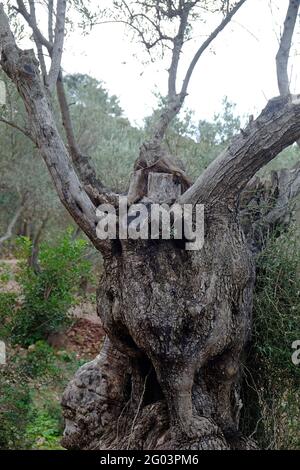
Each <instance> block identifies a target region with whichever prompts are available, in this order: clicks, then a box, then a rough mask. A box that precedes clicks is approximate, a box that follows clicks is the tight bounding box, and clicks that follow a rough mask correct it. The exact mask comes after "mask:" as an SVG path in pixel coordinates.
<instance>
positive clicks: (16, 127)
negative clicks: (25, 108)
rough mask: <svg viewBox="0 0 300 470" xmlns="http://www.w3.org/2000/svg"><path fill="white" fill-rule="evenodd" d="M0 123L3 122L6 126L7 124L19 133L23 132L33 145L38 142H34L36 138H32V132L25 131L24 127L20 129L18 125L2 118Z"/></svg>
mask: <svg viewBox="0 0 300 470" xmlns="http://www.w3.org/2000/svg"><path fill="white" fill-rule="evenodd" d="M0 122H3V123H4V124H6V125H7V126H10V127H12V128H14V129H17V130H18V131H19V132H21V133H22V134H24V135H25V137H28V138H29V139H30V140H31V141H32V142H33V143H34V145H36V141H35V140H34V138H33V137H32V135H31V132H30V131H28V130H26V129H24V128H23V127H20V126H19V125H18V124H16V123H15V122H12V121H8V120H7V119H5V118H3V117H1V116H0Z"/></svg>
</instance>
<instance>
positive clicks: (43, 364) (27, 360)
mask: <svg viewBox="0 0 300 470" xmlns="http://www.w3.org/2000/svg"><path fill="white" fill-rule="evenodd" d="M21 367H22V370H23V372H24V374H25V375H26V376H27V377H30V378H37V377H43V378H47V377H49V376H50V377H51V376H55V375H57V374H58V372H59V369H58V367H57V360H56V356H55V353H54V351H53V349H52V347H51V346H49V344H48V343H46V342H45V341H38V342H37V343H35V344H34V345H32V346H30V348H29V350H28V352H27V354H26V356H25V357H24V358H22V359H21Z"/></svg>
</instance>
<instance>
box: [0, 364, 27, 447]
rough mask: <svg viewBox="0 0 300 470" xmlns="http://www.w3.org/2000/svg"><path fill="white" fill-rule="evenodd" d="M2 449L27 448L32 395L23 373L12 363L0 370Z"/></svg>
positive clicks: (0, 435)
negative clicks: (27, 430) (25, 437)
mask: <svg viewBox="0 0 300 470" xmlns="http://www.w3.org/2000/svg"><path fill="white" fill-rule="evenodd" d="M0 391H1V393H0V449H12V450H17V449H26V448H28V447H30V442H29V441H27V440H26V439H24V436H25V433H26V428H27V425H28V423H29V420H30V418H29V413H30V405H31V396H30V389H29V386H28V384H27V382H26V380H24V376H23V374H22V373H21V372H20V370H19V369H18V368H16V367H13V366H12V365H10V366H9V367H8V366H6V367H5V368H4V367H1V370H0Z"/></svg>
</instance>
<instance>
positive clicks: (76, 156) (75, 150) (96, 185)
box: [18, 0, 116, 205]
mask: <svg viewBox="0 0 300 470" xmlns="http://www.w3.org/2000/svg"><path fill="white" fill-rule="evenodd" d="M34 2H35V0H30V4H32V5H31V9H30V13H28V11H27V10H26V7H25V5H24V3H23V0H18V6H19V9H18V11H19V13H20V14H21V15H22V16H23V18H24V19H25V21H26V22H27V24H28V26H29V27H30V28H31V29H32V31H33V35H34V41H35V44H36V47H37V50H38V51H39V50H40V48H41V47H42V46H44V47H45V48H46V49H47V51H48V54H49V56H50V58H51V61H52V62H51V63H52V65H51V69H52V72H51V69H50V72H49V75H47V72H46V71H43V66H42V71H43V76H44V82H45V85H48V87H49V85H51V86H53V84H54V85H56V91H57V97H58V101H59V105H60V112H61V116H62V121H63V126H64V129H65V132H66V137H67V141H68V145H69V152H70V155H71V158H72V161H73V163H74V166H75V168H76V171H77V172H78V174H79V175H80V178H81V179H82V181H83V183H84V184H85V190H86V191H87V192H88V194H89V196H90V198H91V199H92V201H93V203H94V204H95V205H99V204H100V203H101V202H102V201H103V197H104V198H105V200H106V201H107V200H108V198H109V199H110V201H111V202H112V203H114V204H115V203H116V195H115V194H113V193H111V192H109V190H107V189H106V188H105V187H104V185H103V184H102V183H101V181H100V180H99V179H98V178H97V175H96V172H95V169H94V167H93V166H92V164H91V162H90V159H89V158H88V157H87V156H85V155H83V154H82V153H81V151H80V149H79V146H78V144H77V141H76V138H75V133H74V130H73V125H72V119H71V115H70V111H69V105H68V102H67V98H66V93H65V89H64V85H63V75H62V72H61V67H60V65H61V58H62V47H63V35H64V23H65V3H66V1H65V0H60V1H59V2H58V4H57V15H59V20H58V19H57V22H56V28H55V38H54V44H53V42H52V40H53V19H52V17H53V2H52V1H50V2H49V4H48V30H49V31H48V34H49V41H48V40H47V39H46V38H45V37H44V36H43V34H42V33H41V31H40V29H39V28H38V25H37V20H36V15H35V7H34ZM57 15H56V16H57ZM51 32H52V34H51ZM58 65H59V69H57V68H58ZM57 71H58V75H57V77H56V73H57ZM50 75H52V78H51V77H50ZM49 77H50V81H51V83H49ZM54 77H56V81H55V83H54Z"/></svg>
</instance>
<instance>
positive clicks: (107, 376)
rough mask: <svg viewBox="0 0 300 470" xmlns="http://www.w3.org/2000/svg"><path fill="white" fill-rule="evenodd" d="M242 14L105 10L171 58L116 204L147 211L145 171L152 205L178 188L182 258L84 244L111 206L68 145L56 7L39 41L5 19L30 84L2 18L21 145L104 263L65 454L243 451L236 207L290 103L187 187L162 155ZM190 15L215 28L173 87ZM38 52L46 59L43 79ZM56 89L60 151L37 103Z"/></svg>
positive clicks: (250, 273) (148, 244)
mask: <svg viewBox="0 0 300 470" xmlns="http://www.w3.org/2000/svg"><path fill="white" fill-rule="evenodd" d="M245 2H246V0H242V1H239V2H228V1H226V2H224V1H220V2H218V4H217V5H216V2H213V3H210V2H206V1H185V0H178V1H176V2H174V1H170V2H162V1H160V0H155V1H150V2H142V1H141V2H140V1H134V2H125V1H120V2H119V1H116V2H114V10H113V11H112V13H111V14H112V15H114V11H116V12H117V15H118V17H120V18H121V20H120V21H123V22H125V23H126V24H129V25H130V27H132V28H133V29H134V31H136V33H137V35H138V37H139V38H140V39H141V41H142V42H143V44H144V45H145V46H146V47H147V49H148V50H149V49H150V50H151V49H153V48H154V47H156V46H158V45H160V46H162V47H164V45H165V44H167V46H169V47H170V48H171V53H170V55H171V60H170V67H169V74H168V75H169V77H168V94H167V97H166V99H165V105H164V106H163V107H162V111H161V113H160V115H159V118H158V120H157V121H155V122H154V125H153V128H152V130H151V132H150V135H149V138H148V139H147V141H145V142H144V143H143V145H142V146H141V149H140V154H139V156H138V158H137V161H136V163H135V169H134V174H133V177H132V180H131V185H130V189H129V200H130V201H131V202H134V201H136V200H143V197H144V196H147V197H148V198H149V199H150V200H151V196H153V191H154V189H157V188H153V187H152V186H151V184H150V183H151V178H149V174H150V173H152V174H153V173H156V175H154V176H155V178H154V180H156V181H160V184H159V186H158V187H159V189H160V194H161V195H163V193H164V187H163V184H164V183H163V182H164V181H166V180H169V182H171V183H173V184H174V186H176V185H177V188H178V185H179V184H180V186H181V189H182V192H183V194H182V195H181V196H180V198H179V199H178V202H179V203H181V204H183V203H190V204H192V205H193V206H195V205H196V204H198V203H201V204H204V205H205V210H206V214H205V215H206V217H205V218H206V221H205V222H206V233H205V245H204V248H203V249H202V250H201V251H199V252H188V251H185V250H184V249H183V247H182V245H181V244H178V243H176V241H175V240H169V241H137V242H132V241H124V240H113V241H111V240H99V239H98V238H97V235H96V225H97V217H96V210H95V209H96V206H97V205H98V204H100V203H102V202H110V203H113V204H117V201H118V198H117V194H115V193H114V192H112V191H109V190H107V189H106V188H105V186H104V184H103V183H102V182H101V181H100V180H99V178H98V177H97V175H96V172H95V170H94V168H93V167H92V165H91V163H90V160H89V158H88V157H87V156H86V155H85V154H84V152H83V151H82V150H81V149H80V147H79V145H78V141H77V140H76V138H75V132H74V126H73V124H72V120H71V114H70V109H69V106H68V101H67V96H66V92H65V85H64V80H63V77H62V73H61V68H60V62H61V56H62V49H63V42H64V19H65V14H66V6H67V2H66V1H65V0H58V1H57V3H56V14H55V15H54V11H53V4H52V2H49V5H48V7H49V8H48V17H49V21H48V33H47V34H46V35H45V34H43V33H42V31H41V29H39V27H38V25H37V20H36V18H37V17H36V12H35V6H36V5H35V2H34V1H33V0H31V1H29V2H28V4H25V3H24V2H23V1H21V0H17V11H18V13H20V14H21V15H22V16H23V18H24V19H25V20H26V22H27V24H28V25H29V26H30V27H31V29H32V32H33V38H34V41H35V44H36V49H37V52H38V56H39V62H40V66H41V71H42V77H41V76H40V73H39V69H38V62H37V60H36V58H35V55H34V53H33V51H22V50H21V49H19V48H18V47H17V45H16V42H15V39H14V36H13V34H12V33H11V30H10V27H9V22H8V19H7V16H6V15H5V13H4V10H3V7H1V11H0V37H1V50H2V55H1V65H2V68H3V70H4V72H5V73H6V74H7V76H8V77H9V78H10V79H11V80H12V82H14V83H15V85H16V87H17V89H18V92H19V94H20V96H21V98H22V100H23V102H24V104H25V108H26V111H27V113H28V119H29V122H30V125H31V129H30V135H31V138H32V139H33V140H34V142H35V143H36V145H37V147H38V149H39V151H40V153H41V155H42V157H43V158H44V161H45V162H46V164H47V167H48V169H49V172H50V174H51V176H52V179H53V181H54V184H55V187H56V190H57V193H58V195H59V197H60V199H61V201H62V203H63V204H64V205H65V207H66V208H67V210H68V211H69V213H70V214H71V216H72V217H73V218H74V220H75V221H76V222H77V224H78V225H79V226H80V227H81V229H82V230H83V231H84V232H85V233H86V235H87V236H88V237H89V238H90V240H91V241H92V243H93V244H94V245H95V247H96V248H97V249H98V250H99V251H101V252H102V254H103V255H104V259H105V275H104V276H103V277H102V279H101V282H100V287H99V290H98V312H99V315H100V316H101V319H102V322H103V325H104V328H105V330H106V332H107V339H106V341H105V345H104V347H103V350H102V352H101V354H100V356H99V357H98V358H97V359H96V360H95V361H94V362H93V363H91V364H89V365H87V366H85V367H84V368H83V369H81V370H80V371H79V372H78V374H77V378H76V380H75V381H74V382H72V383H71V384H70V386H69V388H68V390H67V391H66V393H65V396H64V400H63V404H64V407H65V416H66V420H67V421H66V432H65V438H64V444H65V446H66V447H68V448H100V449H103V448H161V449H163V448H175V449H178V448H181V449H182V448H191V449H228V448H233V449H237V448H247V449H248V448H253V447H254V444H253V443H252V441H251V440H250V439H247V438H246V437H244V436H242V435H241V433H240V431H239V416H240V408H241V402H240V379H241V360H242V356H243V353H244V350H245V347H246V345H247V342H248V340H249V338H250V335H251V323H252V319H251V318H252V317H251V311H252V293H253V287H254V281H255V275H254V263H253V258H252V255H251V253H250V251H249V248H248V246H247V243H246V240H245V237H244V234H243V232H242V228H241V224H240V220H239V214H238V212H239V200H240V196H241V194H242V192H243V191H244V190H245V188H246V187H247V185H248V184H249V181H250V180H251V179H252V178H253V176H254V175H255V174H256V173H257V171H258V170H259V169H260V168H262V167H263V166H264V165H266V164H267V163H268V162H270V161H271V160H272V159H273V158H275V157H276V155H278V154H279V153H280V152H281V151H282V150H284V149H285V148H287V147H288V146H290V145H291V144H293V143H294V142H295V141H296V140H297V139H298V138H299V136H300V119H299V117H300V99H299V96H292V95H290V94H289V93H284V96H281V97H279V98H275V99H273V100H271V101H270V102H269V103H268V104H267V106H266V108H265V109H264V110H263V111H262V113H261V114H260V116H259V117H258V118H257V119H255V120H252V119H251V120H250V122H249V124H248V125H247V127H246V128H245V129H242V130H241V132H240V133H238V134H237V135H236V136H234V137H233V138H232V139H231V141H230V143H229V144H228V145H227V147H226V148H225V149H224V150H223V152H222V153H221V154H220V155H219V156H218V157H217V158H216V159H215V160H214V161H213V162H212V163H211V164H210V165H209V166H208V168H207V169H206V170H205V171H204V172H203V173H202V174H201V175H200V177H199V178H198V179H197V180H196V182H195V183H194V184H192V183H191V181H190V179H189V178H188V177H187V176H186V175H185V172H184V170H183V169H182V168H181V167H180V166H179V165H178V164H177V163H176V162H174V161H172V159H171V157H170V156H169V155H168V153H167V152H166V150H165V148H164V139H165V137H166V132H167V129H168V127H169V125H170V123H171V122H172V120H173V119H174V118H175V116H176V115H177V114H178V112H179V111H180V109H181V107H182V105H183V103H184V99H185V97H186V94H187V91H188V85H189V82H190V79H191V77H192V73H193V71H194V68H195V66H196V65H197V63H198V61H199V59H200V57H201V55H202V54H203V53H204V52H205V51H206V50H207V48H208V47H209V46H210V44H211V43H212V42H213V40H214V39H215V38H216V37H217V36H218V35H219V34H220V33H221V32H222V30H223V29H224V28H225V27H226V25H227V24H228V23H229V22H230V21H231V19H232V18H233V17H234V15H235V14H236V13H237V11H238V10H239V9H240V8H241V7H242V6H243V4H244V3H245ZM69 4H70V3H69ZM203 7H204V8H205V9H208V10H209V11H214V13H216V14H217V13H218V14H220V23H219V25H218V26H217V27H216V29H215V30H214V31H213V32H212V33H211V35H210V36H209V37H208V38H207V39H206V40H205V41H204V43H203V44H201V45H200V47H199V48H198V50H197V52H196V54H195V56H194V58H193V59H192V61H191V64H190V65H189V67H188V69H187V71H186V73H185V74H184V80H183V83H182V85H181V86H178V83H177V82H178V79H177V77H178V68H179V65H180V58H181V53H182V49H183V47H184V43H185V41H186V40H187V39H188V38H189V35H190V31H191V29H192V25H193V22H194V21H198V20H199V15H200V13H201V9H202V8H203ZM298 10H299V1H298V0H297V1H295V0H291V1H290V5H289V12H288V16H291V15H293V16H294V17H297V14H298ZM112 20H116V18H114V17H112ZM283 37H284V36H283ZM44 51H47V53H48V54H49V56H50V59H51V61H50V66H48V68H47V67H46V64H45V60H44V59H43V57H44ZM55 86H56V91H57V96H58V101H59V106H60V112H61V117H62V121H63V124H64V128H65V132H66V138H67V147H66V145H65V144H64V141H63V139H62V138H61V136H60V134H59V131H58V127H57V124H56V122H55V117H54V114H53V106H52V104H51V102H50V95H51V93H53V92H54V89H55ZM70 159H72V161H73V165H71V163H70V161H71V160H70ZM162 173H164V175H162ZM166 175H167V176H166ZM295 175H296V176H297V175H298V173H297V170H296V171H294V170H292V171H288V172H286V180H285V181H286V185H285V194H284V197H285V198H287V199H289V198H290V197H292V196H294V195H295V194H297V192H298V191H299V187H300V184H299V185H298V182H299V181H298V179H297V177H296V178H295ZM148 179H149V181H148ZM152 180H153V177H152ZM189 186H190V187H189ZM188 187H189V189H187V188H188ZM287 188H289V192H288V194H287V192H286V190H287ZM279 189H280V188H279ZM277 193H278V194H279V197H278V198H277V199H276V203H275V204H274V205H273V207H272V210H271V211H270V214H272V215H271V216H270V219H271V222H272V224H273V225H274V224H275V223H276V222H278V220H279V219H280V217H279V216H278V214H279V212H280V211H279V212H278V210H277V209H278V203H279V206H280V210H281V215H282V207H283V206H282V204H281V202H280V200H281V194H282V192H281V191H280V190H279V191H277ZM156 195H157V191H156ZM164 202H165V201H164ZM170 203H171V201H170ZM272 211H273V212H272ZM285 212H286V206H285ZM250 232H251V231H249V230H248V238H250V239H251V235H250ZM254 242H255V241H254ZM256 246H257V244H256Z"/></svg>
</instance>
